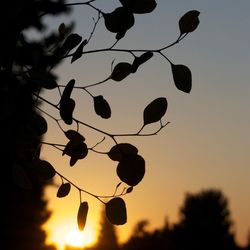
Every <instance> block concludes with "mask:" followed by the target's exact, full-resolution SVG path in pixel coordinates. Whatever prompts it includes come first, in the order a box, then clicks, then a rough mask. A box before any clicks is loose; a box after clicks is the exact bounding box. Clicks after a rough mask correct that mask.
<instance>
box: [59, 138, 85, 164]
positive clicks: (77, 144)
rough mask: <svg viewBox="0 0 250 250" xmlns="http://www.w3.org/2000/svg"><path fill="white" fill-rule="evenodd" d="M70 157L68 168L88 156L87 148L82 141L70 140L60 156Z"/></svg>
mask: <svg viewBox="0 0 250 250" xmlns="http://www.w3.org/2000/svg"><path fill="white" fill-rule="evenodd" d="M65 154H66V155H68V156H70V157H71V158H70V166H71V167H72V166H73V165H74V164H75V163H76V162H77V161H78V160H80V159H83V158H85V157H86V156H87V154H88V147H87V145H86V143H84V142H83V141H79V140H75V139H72V140H70V141H69V142H68V143H67V144H66V146H65V148H64V150H63V153H62V155H65Z"/></svg>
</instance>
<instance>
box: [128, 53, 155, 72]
mask: <svg viewBox="0 0 250 250" xmlns="http://www.w3.org/2000/svg"><path fill="white" fill-rule="evenodd" d="M153 55H154V53H153V52H152V51H147V52H145V53H143V54H142V55H140V56H139V57H135V59H134V62H133V64H132V69H131V71H132V73H135V72H136V71H137V69H138V68H139V66H141V65H142V64H143V63H145V62H146V61H148V60H149V59H150V58H151V57H152V56H153Z"/></svg>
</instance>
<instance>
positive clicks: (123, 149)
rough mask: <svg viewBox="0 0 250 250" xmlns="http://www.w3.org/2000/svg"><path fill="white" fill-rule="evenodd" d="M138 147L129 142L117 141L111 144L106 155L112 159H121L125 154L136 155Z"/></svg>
mask: <svg viewBox="0 0 250 250" xmlns="http://www.w3.org/2000/svg"><path fill="white" fill-rule="evenodd" d="M137 153H138V149H137V148H136V147H135V146H133V145H132V144H129V143H119V144H116V145H115V146H113V147H112V148H111V149H110V151H109V152H108V156H109V158H110V159H111V160H113V161H121V160H122V158H123V157H124V156H125V155H130V154H133V155H136V154H137Z"/></svg>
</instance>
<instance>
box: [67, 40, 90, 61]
mask: <svg viewBox="0 0 250 250" xmlns="http://www.w3.org/2000/svg"><path fill="white" fill-rule="evenodd" d="M86 44H87V40H86V39H85V40H84V41H83V42H82V43H81V44H80V45H79V46H78V48H77V49H76V51H75V52H74V54H73V55H72V58H71V63H73V62H74V61H76V60H78V59H79V58H81V57H82V51H83V48H84V46H85V45H86Z"/></svg>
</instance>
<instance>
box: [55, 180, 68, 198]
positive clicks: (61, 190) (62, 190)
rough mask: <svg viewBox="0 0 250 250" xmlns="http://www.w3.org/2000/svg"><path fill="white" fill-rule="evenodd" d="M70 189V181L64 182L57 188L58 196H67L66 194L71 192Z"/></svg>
mask: <svg viewBox="0 0 250 250" xmlns="http://www.w3.org/2000/svg"><path fill="white" fill-rule="evenodd" d="M70 189H71V185H70V183H62V185H61V186H60V187H59V189H58V190H57V194H56V196H57V197H58V198H62V197H65V196H67V195H68V194H69V192H70Z"/></svg>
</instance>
